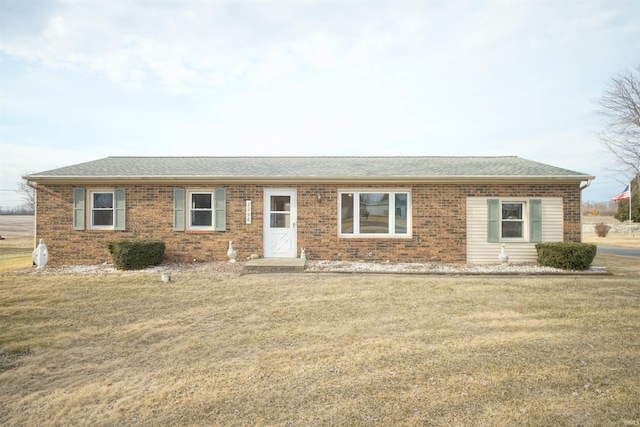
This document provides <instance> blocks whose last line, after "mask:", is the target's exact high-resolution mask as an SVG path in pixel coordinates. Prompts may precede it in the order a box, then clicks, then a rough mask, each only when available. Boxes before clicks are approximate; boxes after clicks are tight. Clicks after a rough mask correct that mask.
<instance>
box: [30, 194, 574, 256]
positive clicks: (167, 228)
mask: <svg viewBox="0 0 640 427" xmlns="http://www.w3.org/2000/svg"><path fill="white" fill-rule="evenodd" d="M73 187H74V186H71V185H49V184H39V185H38V191H37V207H36V236H35V242H38V241H39V239H45V242H46V244H47V247H48V249H49V263H50V265H53V266H55V265H68V264H99V263H103V262H106V261H110V260H111V259H110V256H109V253H108V251H107V243H108V242H109V241H111V240H116V239H122V238H144V239H157V240H162V241H164V242H165V243H166V252H165V258H166V260H167V261H168V262H192V261H193V260H194V259H196V260H198V261H212V260H221V261H222V260H227V259H228V258H227V255H226V251H227V246H228V242H229V241H230V240H232V241H233V242H234V244H233V245H234V248H235V249H236V251H237V252H238V259H239V260H244V259H245V258H246V257H247V256H249V255H250V254H253V253H257V254H260V255H262V252H263V241H262V240H263V237H262V236H263V232H262V227H263V215H262V212H263V197H264V194H263V193H264V190H265V189H266V188H295V189H296V190H297V202H298V205H297V213H298V218H297V220H298V222H297V233H298V234H297V246H298V256H299V251H300V248H302V247H304V248H306V255H307V258H308V259H324V260H372V261H386V260H389V261H405V262H427V261H435V262H465V261H466V198H467V197H469V196H477V197H563V211H564V219H563V222H564V240H565V241H571V242H579V241H580V240H581V236H580V232H581V227H580V201H581V194H580V189H579V184H578V183H575V184H554V185H551V184H535V185H533V184H532V185H525V184H511V185H508V184H505V185H492V184H415V185H397V186H394V185H385V186H381V185H350V184H343V185H341V184H331V185H320V184H318V185H281V186H275V185H269V186H267V185H222V186H217V187H224V188H226V189H227V216H226V221H227V226H226V231H225V232H220V231H174V230H173V189H174V186H173V185H152V184H146V185H122V184H113V185H109V184H108V183H105V184H101V185H100V186H90V185H87V186H84V188H85V189H86V190H96V189H114V188H125V189H126V230H124V231H114V230H90V229H88V227H87V229H86V230H84V231H78V230H73V225H72V217H73V216H72V213H73ZM186 188H188V189H189V190H194V189H203V190H204V189H207V190H211V189H213V188H214V187H212V186H186ZM343 189H351V190H360V189H385V190H410V191H411V211H412V224H413V226H412V237H411V238H345V237H338V191H339V190H343ZM318 194H321V195H322V199H321V201H318V197H317V196H318ZM87 200H88V196H87ZM246 200H251V203H252V221H251V224H246V221H245V202H246ZM87 203H88V202H87ZM87 209H88V207H87Z"/></svg>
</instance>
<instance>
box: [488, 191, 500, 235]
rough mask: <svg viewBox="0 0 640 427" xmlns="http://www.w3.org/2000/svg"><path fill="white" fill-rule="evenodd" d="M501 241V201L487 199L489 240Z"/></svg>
mask: <svg viewBox="0 0 640 427" xmlns="http://www.w3.org/2000/svg"><path fill="white" fill-rule="evenodd" d="M499 241H500V201H499V200H498V199H488V200H487V242H499Z"/></svg>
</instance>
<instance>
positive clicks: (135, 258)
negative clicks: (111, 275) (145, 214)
mask: <svg viewBox="0 0 640 427" xmlns="http://www.w3.org/2000/svg"><path fill="white" fill-rule="evenodd" d="M108 249H109V253H110V254H111V259H112V260H113V265H114V267H115V268H117V269H120V270H139V269H142V268H145V267H149V266H150V265H158V264H160V263H161V262H162V260H163V259H164V249H165V245H164V242H161V241H158V240H139V239H137V240H114V241H112V242H109V244H108Z"/></svg>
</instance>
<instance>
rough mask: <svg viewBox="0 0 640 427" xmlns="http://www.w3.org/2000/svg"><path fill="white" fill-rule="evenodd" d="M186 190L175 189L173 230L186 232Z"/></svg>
mask: <svg viewBox="0 0 640 427" xmlns="http://www.w3.org/2000/svg"><path fill="white" fill-rule="evenodd" d="M184 196H185V194H184V188H174V189H173V230H174V231H184V205H185V202H184Z"/></svg>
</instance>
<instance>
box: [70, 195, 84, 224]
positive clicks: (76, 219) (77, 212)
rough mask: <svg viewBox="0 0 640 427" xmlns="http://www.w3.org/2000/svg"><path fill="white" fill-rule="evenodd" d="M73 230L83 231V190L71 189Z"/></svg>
mask: <svg viewBox="0 0 640 427" xmlns="http://www.w3.org/2000/svg"><path fill="white" fill-rule="evenodd" d="M73 229H74V230H84V188H74V189H73Z"/></svg>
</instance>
